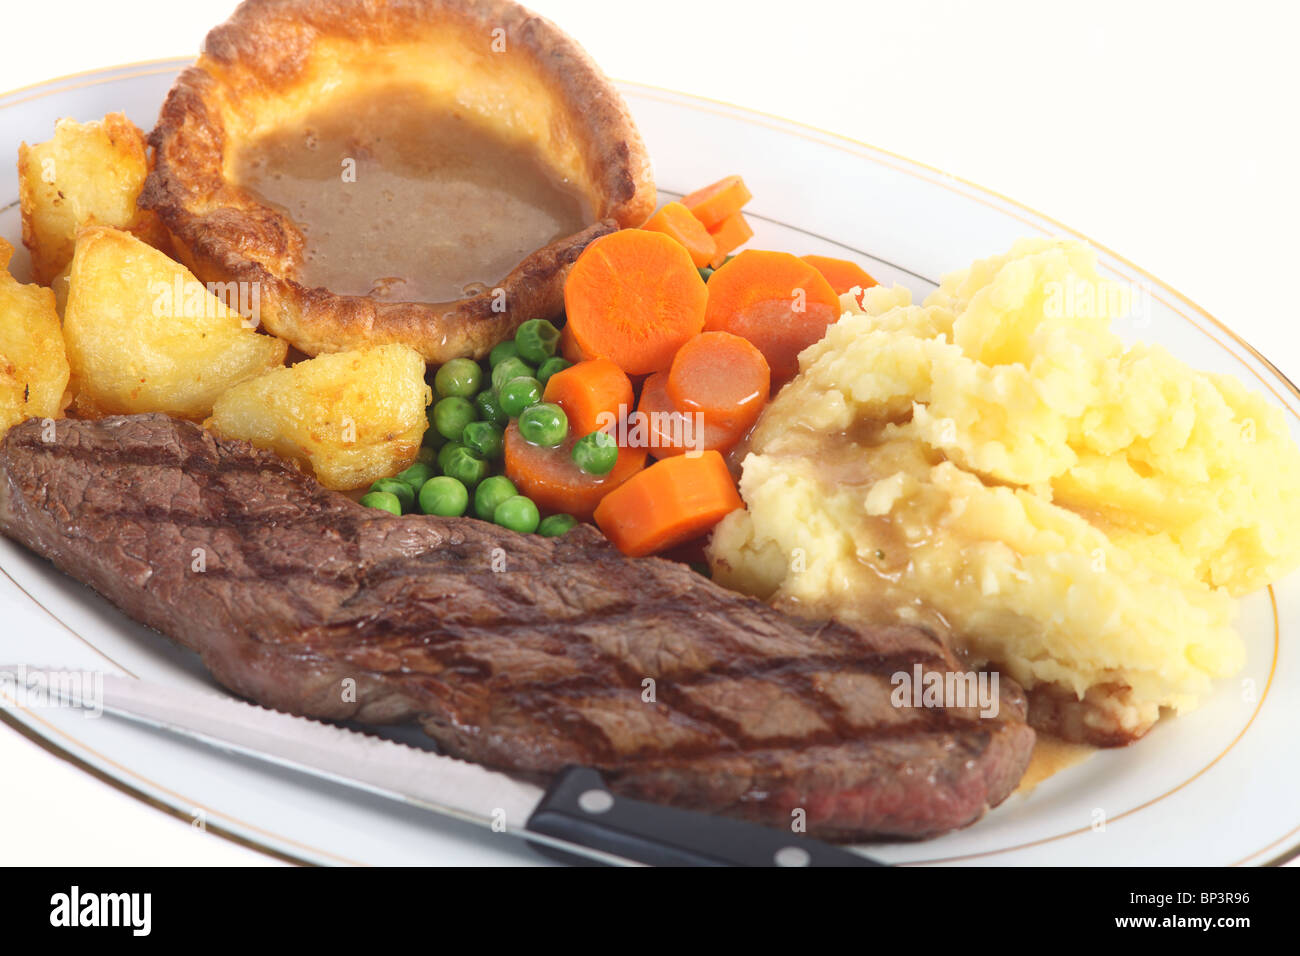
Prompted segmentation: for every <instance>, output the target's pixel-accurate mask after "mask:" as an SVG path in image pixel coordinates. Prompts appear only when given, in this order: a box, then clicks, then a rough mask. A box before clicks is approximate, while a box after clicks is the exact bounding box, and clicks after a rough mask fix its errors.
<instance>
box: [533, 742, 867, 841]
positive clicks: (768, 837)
mask: <svg viewBox="0 0 1300 956" xmlns="http://www.w3.org/2000/svg"><path fill="white" fill-rule="evenodd" d="M527 828H528V830H529V831H531V832H533V833H539V834H542V835H544V836H550V837H555V838H557V839H561V840H565V841H566V842H569V843H577V844H580V845H582V846H586V847H590V848H592V849H596V850H603V851H605V852H607V853H612V854H614V855H615V856H620V857H623V858H624V859H628V860H634V861H636V862H638V863H645V864H649V865H651V866H881V865H882V864H880V863H877V862H876V861H875V860H871V859H868V858H867V857H864V856H861V855H859V854H857V853H854V852H852V851H850V850H845V849H841V848H840V847H837V846H832V845H831V844H829V843H823V842H822V841H820V840H813V839H810V838H808V837H804V836H799V835H796V834H793V833H784V832H782V831H781V830H775V829H772V828H769V827H764V826H759V825H758V824H753V823H743V822H741V821H739V820H731V819H728V818H726V817H719V816H713V815H710V814H706V813H696V812H693V811H690V810H680V809H677V808H675V807H664V806H659V805H658V804H653V803H645V802H642V801H640V800H631V799H629V798H627V797H620V796H618V795H616V794H613V793H611V792H610V790H609V788H608V787H606V786H605V782H604V781H603V780H602V779H601V777H600V774H598V773H597V772H596V771H594V770H590V769H588V768H586V767H569V768H567V769H566V770H564V771H563V772H561V773H560V774H559V775H558V776H557V777H556V778H555V781H554V782H553V783H552V784H551V787H550V789H549V790H547V791H546V796H544V797H543V798H542V801H541V803H539V804H538V805H537V809H536V810H534V811H533V815H532V816H531V817H529V819H528V827H527ZM539 849H540V848H539ZM547 852H548V854H549V853H553V852H554V851H547Z"/></svg>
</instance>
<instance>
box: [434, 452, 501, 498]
mask: <svg viewBox="0 0 1300 956" xmlns="http://www.w3.org/2000/svg"><path fill="white" fill-rule="evenodd" d="M491 471H492V467H491V466H490V465H489V464H488V463H487V462H486V461H484V460H483V459H482V458H480V457H478V455H476V454H474V453H473V452H472V451H470V450H469V449H468V448H467V447H465V446H464V445H460V444H458V445H457V446H456V447H455V448H454V449H452V451H451V453H450V454H448V455H447V457H446V459H445V460H444V461H443V463H442V473H443V474H444V475H447V476H448V477H450V478H455V479H456V480H457V481H459V482H461V483H463V484H464V485H465V487H467V488H473V487H474V486H475V485H477V484H478V483H479V482H480V481H482V480H483V479H484V478H486V477H487V476H488V475H489V474H490V473H491Z"/></svg>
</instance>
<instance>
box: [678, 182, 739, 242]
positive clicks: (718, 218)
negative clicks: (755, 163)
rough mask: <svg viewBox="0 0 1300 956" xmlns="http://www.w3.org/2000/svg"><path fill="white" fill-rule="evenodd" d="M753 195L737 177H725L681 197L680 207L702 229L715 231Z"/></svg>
mask: <svg viewBox="0 0 1300 956" xmlns="http://www.w3.org/2000/svg"><path fill="white" fill-rule="evenodd" d="M753 198H754V197H753V194H752V193H750V191H749V188H748V187H747V186H746V185H745V181H744V180H743V179H741V178H740V177H739V176H726V177H724V178H723V179H719V180H718V181H717V182H716V183H712V184H710V185H708V186H705V187H704V188H703V189H697V190H695V192H693V193H690V194H689V195H686V196H683V197H682V205H683V206H685V207H686V208H687V209H689V210H690V211H691V214H692V215H694V216H695V218H696V219H698V220H699V221H700V222H702V223H704V228H705V229H707V230H709V232H713V231H715V230H716V229H717V228H718V226H720V225H722V222H723V220H725V219H726V218H727V217H728V216H734V215H735V214H736V213H738V212H740V210H741V209H742V208H743V207H744V205H745V203H747V202H749V201H750V200H751V199H753Z"/></svg>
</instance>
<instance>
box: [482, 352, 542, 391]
mask: <svg viewBox="0 0 1300 956" xmlns="http://www.w3.org/2000/svg"><path fill="white" fill-rule="evenodd" d="M534 372H535V369H534V368H533V367H532V366H531V365H529V364H528V363H527V362H525V361H524V360H523V359H521V358H508V359H506V360H505V361H504V362H502V363H501V364H500V365H498V366H496V368H494V369H492V387H493V388H494V389H496V390H497V394H498V395H499V394H500V393H501V388H502V386H504V385H505V384H506V382H508V381H510V380H511V379H512V378H519V377H521V376H523V377H525V378H531V377H532V376H533V374H534Z"/></svg>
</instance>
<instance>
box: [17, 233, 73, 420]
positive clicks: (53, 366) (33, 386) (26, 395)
mask: <svg viewBox="0 0 1300 956" xmlns="http://www.w3.org/2000/svg"><path fill="white" fill-rule="evenodd" d="M13 252H14V247H13V246H11V245H9V243H7V242H5V241H4V240H3V239H0V438H2V437H4V434H5V432H7V431H8V430H9V429H10V428H12V427H13V426H14V425H16V424H18V423H19V422H21V421H24V420H25V419H28V418H57V417H59V416H60V415H62V414H63V410H64V409H65V408H66V407H67V405H68V400H69V398H70V395H69V393H68V358H67V355H66V354H65V352H64V348H63V333H62V332H61V331H60V330H59V316H58V313H56V312H55V309H54V293H53V292H51V291H50V290H49V289H43V288H41V287H40V286H38V285H23V284H22V283H20V282H18V280H16V279H15V278H14V277H13V276H11V275H10V274H9V272H8V266H9V257H10V256H12V255H13Z"/></svg>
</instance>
